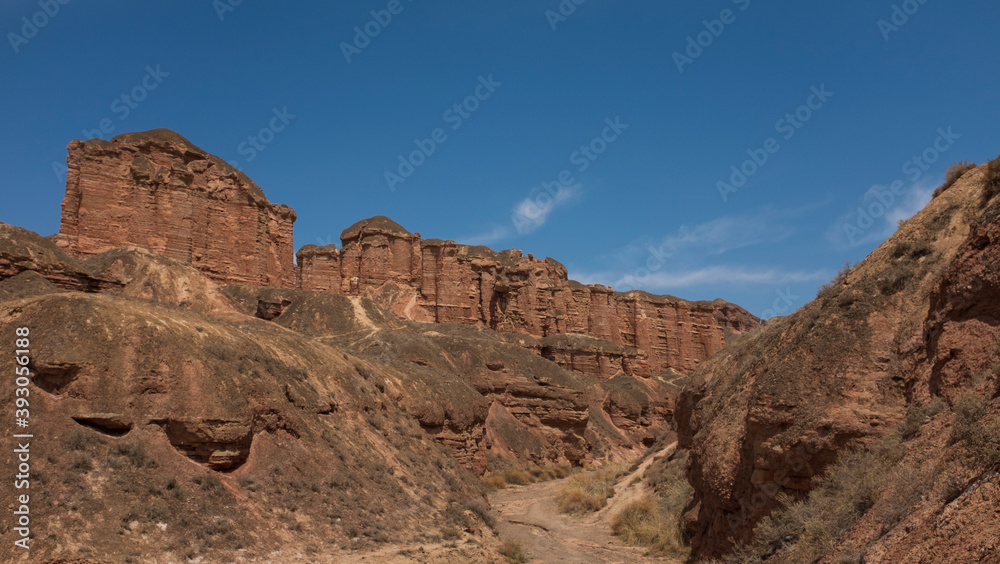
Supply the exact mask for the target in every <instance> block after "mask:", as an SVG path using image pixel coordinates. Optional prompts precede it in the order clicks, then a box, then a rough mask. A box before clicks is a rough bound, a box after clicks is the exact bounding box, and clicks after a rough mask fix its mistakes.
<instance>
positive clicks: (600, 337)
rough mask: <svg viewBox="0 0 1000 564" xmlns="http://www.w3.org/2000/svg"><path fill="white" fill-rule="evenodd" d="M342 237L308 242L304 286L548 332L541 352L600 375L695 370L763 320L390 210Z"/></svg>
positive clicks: (538, 334) (456, 318)
mask: <svg viewBox="0 0 1000 564" xmlns="http://www.w3.org/2000/svg"><path fill="white" fill-rule="evenodd" d="M341 242H342V245H343V247H342V249H341V250H338V249H337V247H336V246H335V245H327V246H325V247H317V246H315V245H307V246H305V247H303V248H302V249H301V250H300V251H299V252H298V254H297V257H298V263H299V267H300V274H299V284H300V288H301V289H303V290H309V291H321V292H331V293H337V294H346V295H366V296H369V297H372V298H373V299H375V300H376V301H377V302H379V303H380V304H381V305H383V306H384V307H386V308H387V309H389V310H390V311H392V312H394V313H396V314H398V315H400V316H402V317H404V318H406V319H411V320H414V321H424V322H437V323H463V324H468V325H482V326H486V327H490V328H492V329H495V330H497V331H502V332H514V333H522V334H526V335H529V336H532V337H535V338H539V339H545V338H549V339H550V340H549V341H548V342H544V341H541V342H539V343H538V344H537V350H538V351H537V352H539V354H541V355H542V356H545V357H546V358H550V359H551V360H555V361H556V362H557V363H559V364H560V365H561V366H563V367H565V368H568V369H569V370H573V371H576V372H581V373H585V374H589V375H591V376H596V377H598V378H602V379H607V378H611V377H612V376H614V375H615V374H617V373H619V372H624V373H626V374H635V375H640V376H649V375H651V374H656V373H659V372H662V371H664V370H667V369H675V370H680V371H683V372H686V371H690V370H692V369H694V368H695V367H696V366H697V365H698V364H699V363H700V362H702V361H703V360H705V359H706V358H708V357H709V356H711V355H712V354H713V353H715V352H716V351H717V350H719V349H720V348H721V347H722V345H723V344H724V342H725V340H726V335H727V333H737V334H738V333H742V332H743V331H746V330H748V329H750V328H752V327H754V326H756V325H757V323H758V320H757V319H756V318H754V317H753V316H752V315H750V314H749V313H747V312H746V311H745V310H743V309H742V308H740V307H738V306H735V305H733V304H729V303H726V302H724V301H722V300H716V301H713V302H688V301H685V300H681V299H677V298H673V297H670V296H654V295H652V294H647V293H645V292H638V291H636V292H629V293H627V294H623V293H617V292H614V291H613V290H612V289H611V288H607V287H604V286H600V285H592V286H585V285H583V284H579V283H577V282H574V281H572V280H569V279H568V278H567V271H566V267H564V266H563V265H562V264H560V263H558V262H557V261H555V260H553V259H551V258H546V259H544V260H542V259H538V258H535V257H533V256H532V255H530V254H529V255H528V256H527V257H525V256H523V255H522V253H521V251H519V250H516V249H512V250H506V251H501V252H495V251H493V250H491V249H489V248H487V247H482V246H468V245H459V244H457V243H455V242H454V241H442V240H440V239H426V240H425V239H421V237H420V234H419V233H410V232H409V231H408V230H406V229H405V228H403V227H402V226H400V225H399V224H397V223H396V222H394V221H392V220H390V219H389V218H386V217H382V216H377V217H373V218H370V219H367V220H363V221H359V222H358V223H356V224H354V225H352V226H351V227H349V228H347V229H346V230H344V232H343V233H342V234H341ZM554 336H566V338H563V339H552V337H554ZM588 337H590V338H589V339H588Z"/></svg>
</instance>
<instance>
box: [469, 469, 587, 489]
mask: <svg viewBox="0 0 1000 564" xmlns="http://www.w3.org/2000/svg"><path fill="white" fill-rule="evenodd" d="M569 472H570V468H569V466H566V465H564V464H550V465H547V466H530V467H529V468H527V469H521V468H507V469H505V470H497V471H493V472H487V473H486V474H485V475H484V476H483V477H482V480H481V482H482V484H483V486H484V487H485V488H486V489H487V491H496V490H501V489H503V488H506V487H507V486H525V485H528V484H533V483H535V482H546V481H549V480H556V479H560V478H565V477H566V476H568V475H569Z"/></svg>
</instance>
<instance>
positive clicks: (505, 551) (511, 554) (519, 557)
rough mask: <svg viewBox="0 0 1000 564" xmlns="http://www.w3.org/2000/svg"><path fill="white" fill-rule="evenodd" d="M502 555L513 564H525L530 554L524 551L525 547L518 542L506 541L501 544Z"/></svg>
mask: <svg viewBox="0 0 1000 564" xmlns="http://www.w3.org/2000/svg"><path fill="white" fill-rule="evenodd" d="M500 555H501V556H503V557H504V558H506V559H507V562H510V563H511V564H524V563H525V562H527V561H528V554H527V553H526V552H525V551H524V545H522V544H521V543H519V542H518V541H516V540H510V539H508V540H505V541H503V543H501V544H500Z"/></svg>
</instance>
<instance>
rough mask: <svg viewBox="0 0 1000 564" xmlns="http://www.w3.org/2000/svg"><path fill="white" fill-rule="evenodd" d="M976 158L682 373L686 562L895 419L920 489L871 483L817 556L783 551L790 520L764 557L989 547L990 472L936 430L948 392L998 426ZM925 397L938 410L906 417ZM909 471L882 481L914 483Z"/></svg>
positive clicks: (792, 541)
mask: <svg viewBox="0 0 1000 564" xmlns="http://www.w3.org/2000/svg"><path fill="white" fill-rule="evenodd" d="M998 164H1000V163H998ZM994 166H996V165H994ZM987 168H988V167H987V166H985V165H984V166H980V167H978V168H976V169H973V170H970V171H969V172H967V173H966V174H965V175H964V176H962V177H961V179H960V180H958V181H957V182H956V183H955V184H954V185H953V186H952V187H950V188H948V189H947V190H946V191H943V192H942V193H940V194H939V195H936V196H935V198H934V199H933V200H932V201H931V202H930V203H929V204H928V205H927V207H926V208H925V209H924V210H922V211H921V212H920V213H918V214H917V215H916V216H914V217H913V218H912V219H910V220H908V221H906V222H905V223H903V224H901V226H900V228H899V230H898V231H897V233H896V234H895V235H894V236H893V237H892V238H890V239H889V240H888V241H886V242H885V243H883V244H882V245H881V246H880V247H879V248H878V249H876V250H875V251H873V252H872V254H871V255H869V256H868V257H867V258H866V259H865V260H864V261H863V262H861V263H859V264H857V265H855V266H854V267H853V268H852V269H851V270H850V271H849V272H846V273H844V274H843V275H842V276H840V277H839V278H838V279H837V280H836V281H835V282H834V283H833V284H831V285H829V286H828V287H826V288H824V289H823V290H822V291H821V292H820V294H819V296H817V298H816V300H814V301H813V302H811V303H810V304H808V305H806V306H805V307H803V308H802V310H800V311H799V312H797V313H795V314H794V315H791V316H789V317H786V318H782V319H777V320H774V321H772V322H769V323H768V324H767V325H765V326H764V327H763V328H762V329H760V330H759V331H757V332H754V333H752V334H751V335H749V336H747V337H745V338H743V339H741V340H740V341H739V342H738V343H736V344H735V346H731V347H726V348H725V349H724V350H722V351H721V352H720V353H719V354H717V355H715V356H714V357H712V358H711V359H710V360H708V361H707V362H705V363H703V364H702V365H701V366H699V367H698V369H697V370H696V371H695V372H694V373H693V374H692V376H691V379H690V381H689V382H688V384H687V386H686V388H685V389H684V391H683V392H682V394H681V395H680V398H679V399H678V403H677V410H676V412H675V421H676V424H677V433H678V438H679V444H680V446H681V447H682V448H687V449H690V453H691V467H690V470H689V474H688V478H689V480H690V482H691V485H692V486H694V489H695V495H694V499H693V500H692V501H691V503H690V504H689V505H688V512H687V514H686V523H685V526H686V529H687V532H688V534H689V535H690V537H691V539H692V546H693V549H694V551H695V555H696V556H697V557H700V558H712V557H718V556H720V555H722V554H724V553H726V552H728V551H730V550H731V549H732V548H733V547H734V545H738V544H740V543H750V542H751V541H752V540H753V533H754V528H755V527H756V526H757V525H758V524H759V523H760V522H761V520H762V519H763V518H764V517H765V516H767V515H769V514H771V513H772V512H773V511H775V510H778V509H780V508H781V507H782V499H783V495H784V496H789V497H790V498H791V499H792V500H802V499H804V498H805V497H806V495H807V494H808V493H809V492H810V491H811V490H812V489H813V488H814V486H815V485H816V480H817V479H818V478H820V477H822V476H823V475H824V473H825V472H826V470H827V469H828V467H829V466H830V465H831V463H832V462H834V461H835V460H838V457H839V456H840V455H842V454H843V453H845V452H847V451H849V450H851V449H853V448H862V449H866V450H867V448H868V447H871V445H873V444H877V443H879V441H881V440H882V439H883V438H885V437H891V436H893V433H897V432H898V430H897V425H898V424H899V423H900V422H901V420H903V419H904V417H906V416H907V415H910V417H907V419H909V420H913V421H916V425H917V427H918V429H917V430H916V431H910V433H909V434H904V435H903V437H904V439H903V440H904V442H903V443H902V445H901V446H900V447H898V448H899V449H900V452H902V454H901V455H900V457H901V463H905V464H907V465H909V466H907V467H908V468H921V469H922V470H921V472H927V474H926V475H927V476H931V478H929V479H927V485H926V486H922V487H925V490H923V491H918V493H919V494H920V495H914V496H913V499H911V500H905V498H902V497H901V494H899V493H898V492H894V491H893V490H891V489H890V490H888V491H884V492H883V491H875V492H873V493H872V494H871V496H870V499H871V501H869V502H867V503H866V505H864V506H862V507H860V508H857V509H856V511H858V519H857V522H856V523H855V524H854V525H848V526H843V527H845V528H846V530H840V531H833V530H830V531H820V532H821V533H823V532H825V533H828V534H830V535H835V536H833V537H832V540H829V541H824V543H825V544H824V546H826V547H827V548H826V549H824V550H826V551H827V556H826V557H824V558H822V559H821V560H816V559H815V558H814V557H813V556H810V557H808V558H805V557H802V556H801V552H795V551H804V550H807V548H805V545H807V544H808V543H807V542H800V545H801V546H800V545H797V544H796V539H798V538H799V537H798V536H796V535H799V534H802V533H798V532H795V531H793V533H795V534H792V533H789V534H788V535H787V536H786V537H785V538H782V539H779V541H778V542H776V543H775V545H774V546H771V547H769V548H768V549H767V550H769V551H770V553H773V554H774V558H773V561H776V562H796V561H822V562H838V561H847V560H849V559H850V558H849V555H850V554H852V551H857V550H860V551H862V552H864V553H865V554H866V556H868V557H870V558H871V559H870V560H869V558H865V561H873V562H874V561H881V562H938V561H946V560H947V561H955V562H972V561H993V559H994V558H995V557H996V554H997V553H996V547H997V545H996V539H997V537H996V531H997V530H998V529H997V523H998V520H1000V513H997V512H996V511H995V508H996V496H995V493H990V492H995V491H997V488H998V483H1000V475H998V474H997V473H996V472H989V471H987V472H985V473H983V469H982V468H981V467H980V466H977V463H975V462H970V460H969V457H968V451H967V450H966V449H965V445H963V444H962V443H960V442H957V439H956V435H955V434H953V433H952V429H953V425H955V421H956V420H957V417H958V415H956V413H957V412H958V411H960V409H958V408H955V404H956V398H958V397H959V396H962V395H963V394H964V397H966V398H968V397H969V395H970V394H971V395H972V396H975V397H978V398H979V399H978V401H980V402H982V403H983V405H984V407H983V408H982V413H981V414H980V415H979V416H977V419H978V420H981V421H982V422H983V423H984V424H991V423H990V422H991V421H992V424H993V425H996V424H998V423H1000V419H998V417H1000V383H998V381H1000V348H998V343H1000V197H997V196H996V194H997V192H998V191H1000V190H996V189H995V188H994V191H992V192H991V191H990V190H989V189H988V188H984V186H987V187H988V186H989V184H988V180H987V178H988V177H987V174H986V171H987ZM998 168H1000V167H998ZM993 182H997V183H998V184H1000V175H998V176H997V178H996V179H994V180H993ZM997 188H1000V186H997ZM991 194H992V195H991ZM966 401H968V400H966ZM934 402H937V403H938V404H939V405H945V406H949V405H950V406H952V409H951V410H949V409H948V408H947V407H944V408H942V409H943V411H941V412H939V413H936V414H932V415H929V416H926V417H925V416H924V415H920V416H919V418H916V419H914V418H913V417H912V415H913V413H915V411H914V410H916V409H924V408H925V406H928V405H933V403H934ZM927 409H928V410H929V409H930V408H927ZM916 413H920V412H916ZM928 413H932V412H931V411H928ZM914 437H915V438H914ZM897 440H898V439H897ZM956 443H957V444H956ZM987 470H989V469H988V468H987ZM921 472H917V471H915V470H914V471H912V472H909V474H907V475H905V476H904V477H902V478H900V479H899V481H898V482H896V483H894V484H892V485H891V487H895V488H897V489H899V488H903V486H904V485H905V486H906V487H910V488H916V487H918V486H915V485H914V484H918V483H919V482H920V480H921V479H923V478H922V477H921ZM862 479H863V478H862V477H858V478H857V480H858V481H859V482H860V481H861V480H862ZM949 480H951V484H952V485H951V486H948V487H951V488H953V489H952V490H948V487H946V484H947V483H949ZM904 489H905V488H904ZM911 495H912V494H911ZM958 496H962V497H961V499H962V501H961V502H957V501H955V499H956V497H958ZM901 499H903V501H900V500H901ZM953 501H954V503H953ZM893 503H896V504H904V505H903V511H902V512H901V513H894V512H893V510H891V509H886V508H887V507H892V504H893ZM859 505H860V504H859ZM987 508H989V509H987ZM897 511H898V510H897ZM866 512H867V513H866ZM803 514H804V513H803ZM894 515H895V517H893V516H894ZM852 523H853V521H852ZM959 524H961V525H959ZM765 529H766V528H765ZM807 534H810V533H809V532H807V533H804V534H803V536H805V535H807ZM838 538H839V539H841V540H840V541H838V540H837V539H838ZM779 549H781V551H779V552H776V551H778V550H779ZM855 553H856V552H855ZM876 555H877V556H876ZM838 558H842V559H838ZM769 561H771V560H769ZM851 561H855V560H851Z"/></svg>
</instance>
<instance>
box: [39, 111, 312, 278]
mask: <svg viewBox="0 0 1000 564" xmlns="http://www.w3.org/2000/svg"><path fill="white" fill-rule="evenodd" d="M67 165H68V167H69V172H68V173H67V179H66V196H65V199H64V200H63V204H62V223H61V225H60V229H59V239H58V244H59V246H61V247H62V248H64V249H65V250H66V251H67V252H69V253H70V254H72V255H75V256H78V257H79V256H89V255H93V254H97V253H101V252H103V251H106V250H109V249H112V248H115V247H121V246H127V245H138V246H141V247H145V248H147V249H149V250H151V251H154V252H156V253H160V254H162V255H165V256H167V257H170V258H173V259H177V260H182V261H185V262H189V263H191V264H192V265H194V266H195V267H196V268H198V269H199V270H202V271H204V272H205V273H206V274H208V275H209V276H210V277H212V278H214V279H215V280H217V281H220V282H230V283H236V282H238V283H247V284H260V285H268V286H286V285H290V284H293V283H294V281H295V277H296V274H295V265H294V264H293V261H292V255H293V247H292V223H293V222H294V221H295V212H294V211H292V209H291V208H289V207H288V206H280V205H275V204H272V203H270V202H268V201H267V198H266V197H265V196H264V193H263V192H262V191H261V189H260V188H259V187H258V186H257V185H256V184H254V182H253V181H252V180H250V178H248V177H247V176H246V175H245V174H243V173H242V172H240V171H238V170H236V169H235V168H233V167H232V166H230V165H229V164H227V163H226V162H225V161H223V160H222V159H220V158H219V157H216V156H214V155H210V154H208V153H206V152H205V151H203V150H202V149H199V148H198V147H197V146H195V145H194V144H193V143H191V142H190V141H188V140H187V139H185V138H184V137H182V136H180V135H178V134H176V133H174V132H172V131H169V130H166V129H156V130H152V131H147V132H143V133H127V134H124V135H119V136H117V137H115V138H114V139H112V140H111V141H110V142H109V141H104V140H101V139H91V140H89V141H73V142H72V143H70V144H69V157H68V159H67Z"/></svg>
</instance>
